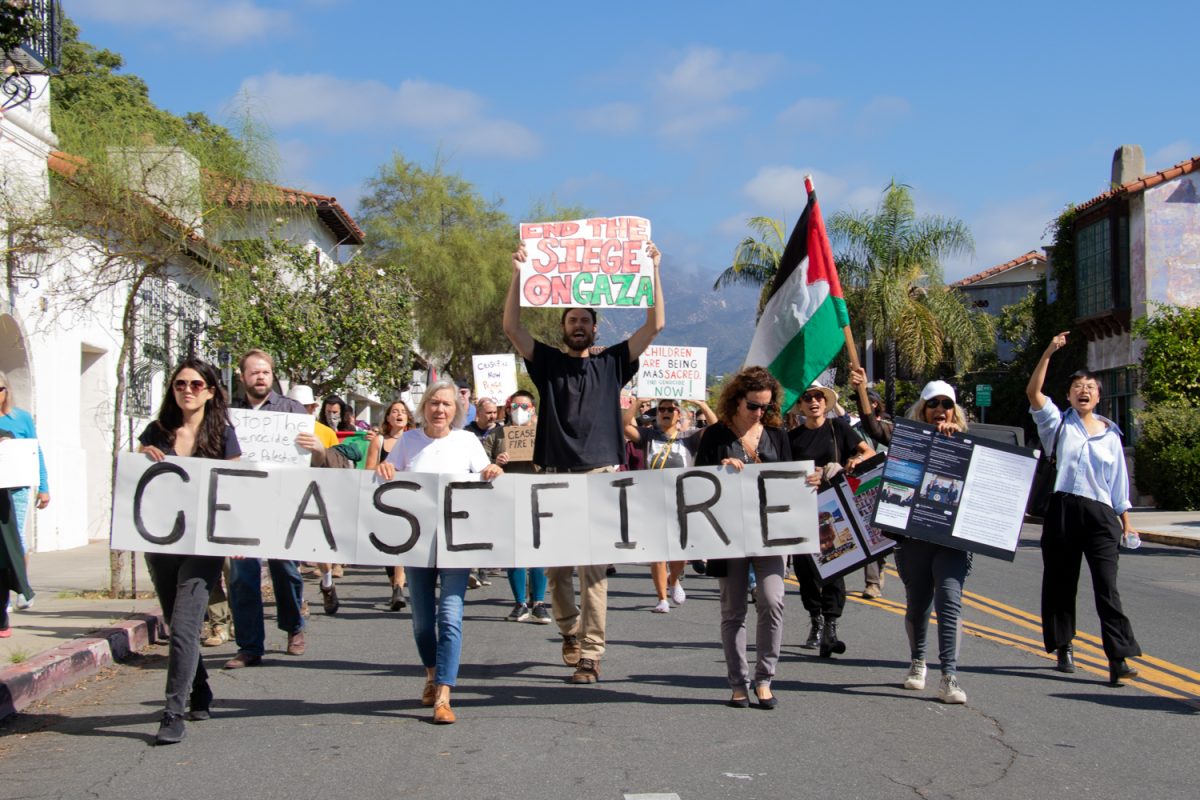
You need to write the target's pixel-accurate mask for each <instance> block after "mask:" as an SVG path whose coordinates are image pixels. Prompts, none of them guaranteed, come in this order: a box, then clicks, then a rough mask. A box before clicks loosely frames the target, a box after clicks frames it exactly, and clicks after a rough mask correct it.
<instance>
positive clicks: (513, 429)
mask: <svg viewBox="0 0 1200 800" xmlns="http://www.w3.org/2000/svg"><path fill="white" fill-rule="evenodd" d="M536 433H537V426H536V425H505V426H504V434H503V435H504V452H506V453H508V460H509V461H533V443H534V441H535V438H534V436H535V434H536Z"/></svg>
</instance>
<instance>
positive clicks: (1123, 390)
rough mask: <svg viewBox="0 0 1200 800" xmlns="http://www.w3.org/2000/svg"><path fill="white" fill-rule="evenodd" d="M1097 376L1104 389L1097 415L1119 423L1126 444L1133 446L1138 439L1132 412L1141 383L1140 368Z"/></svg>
mask: <svg viewBox="0 0 1200 800" xmlns="http://www.w3.org/2000/svg"><path fill="white" fill-rule="evenodd" d="M1097 375H1098V376H1099V378H1100V381H1101V386H1102V387H1103V388H1102V389H1101V390H1100V402H1099V403H1097V404H1096V413H1097V414H1101V415H1102V416H1105V417H1108V418H1109V419H1111V420H1112V421H1113V422H1115V423H1117V426H1118V427H1120V429H1121V433H1123V434H1125V444H1126V445H1127V446H1128V445H1132V444H1133V443H1134V440H1135V439H1136V438H1137V432H1136V431H1135V430H1134V427H1133V414H1132V413H1131V411H1132V408H1133V401H1134V398H1136V397H1137V393H1138V386H1139V383H1140V379H1139V373H1138V368H1137V367H1119V368H1117V369H1106V370H1104V371H1103V372H1099V373H1097Z"/></svg>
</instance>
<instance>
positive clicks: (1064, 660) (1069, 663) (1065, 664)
mask: <svg viewBox="0 0 1200 800" xmlns="http://www.w3.org/2000/svg"><path fill="white" fill-rule="evenodd" d="M1056 652H1057V653H1058V663H1057V664H1055V665H1054V668H1055V669H1056V670H1058V671H1059V672H1074V671H1075V648H1074V647H1072V646H1071V645H1069V644H1065V645H1063V646H1062V647H1060V648H1058V650H1057V651H1056Z"/></svg>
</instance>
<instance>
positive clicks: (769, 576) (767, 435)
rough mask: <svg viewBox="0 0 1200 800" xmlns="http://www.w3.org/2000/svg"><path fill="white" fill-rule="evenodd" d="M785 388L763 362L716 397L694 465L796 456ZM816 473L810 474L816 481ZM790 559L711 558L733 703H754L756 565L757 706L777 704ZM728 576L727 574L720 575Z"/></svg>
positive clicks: (740, 705) (737, 465)
mask: <svg viewBox="0 0 1200 800" xmlns="http://www.w3.org/2000/svg"><path fill="white" fill-rule="evenodd" d="M782 397H783V389H782V388H781V387H780V385H779V382H778V381H777V380H775V378H773V377H772V376H771V373H769V372H767V370H766V369H764V368H763V367H746V368H744V369H743V370H742V371H741V372H739V373H737V374H736V375H734V376H733V377H732V378H730V379H729V381H728V382H727V383H726V384H725V388H724V389H722V390H721V398H720V400H718V401H717V419H718V421H717V422H716V423H714V424H712V425H710V426H708V427H707V428H706V429H705V432H704V436H703V438H702V439H701V440H700V449H699V451H698V452H697V453H696V465H697V466H700V467H708V466H716V465H723V466H726V465H727V466H731V467H733V468H734V469H735V470H737V471H738V472H740V471H741V470H742V469H743V468H744V467H745V465H746V464H761V463H768V462H775V461H791V460H792V448H791V445H790V443H789V442H788V437H787V434H786V433H785V432H784V430H783V428H782V427H781V425H782V422H783V418H782V415H781V413H780V410H779V404H780V401H781V399H782ZM817 478H818V476H817V473H813V474H812V475H811V476H810V480H809V483H810V485H815V483H816V479H817ZM786 565H787V560H786V558H785V557H784V556H751V557H747V558H730V559H713V560H710V561H709V562H708V569H709V574H710V575H713V574H715V575H717V576H718V577H719V578H720V584H721V645H722V647H723V648H724V650H725V668H726V671H727V674H728V677H729V686H730V688H731V689H732V690H733V694H732V696H730V698H729V703H728V704H729V705H730V706H732V707H734V708H746V707H748V706H749V705H750V675H749V667H748V665H747V663H746V609H747V606H748V601H747V589H748V585H749V581H750V569H751V567H753V569H754V572H755V574H756V575H757V578H758V601H757V604H756V608H757V612H758V627H757V631H756V635H755V644H754V653H755V660H756V661H755V666H754V693H755V699H756V701H757V705H758V707H759V708H763V709H772V708H775V706H776V705H777V704H778V700H777V699H776V697H775V694H774V693H773V692H772V691H771V680H772V679H773V678H774V677H775V666H776V665H777V664H778V663H779V649H780V647H781V646H782V645H783V579H784V573H785V571H786V569H787V566H786ZM722 570H723V572H724V574H721V572H722Z"/></svg>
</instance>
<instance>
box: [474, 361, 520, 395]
mask: <svg viewBox="0 0 1200 800" xmlns="http://www.w3.org/2000/svg"><path fill="white" fill-rule="evenodd" d="M471 366H472V367H473V368H474V371H475V396H476V397H478V398H479V399H480V400H482V399H483V398H485V397H490V398H492V399H493V400H495V401H496V403H497V404H501V403H503V402H504V401H505V400H507V399H508V396H509V395H511V394H512V393H513V392H515V391H516V390H517V357H516V356H514V355H513V354H512V353H499V354H497V355H494V356H471Z"/></svg>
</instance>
